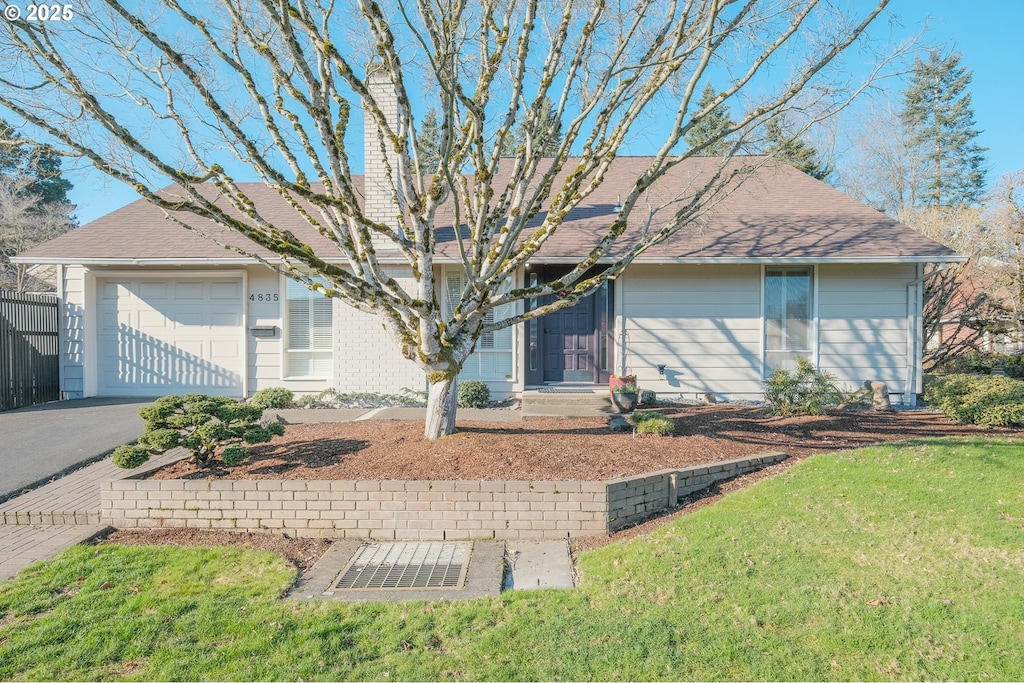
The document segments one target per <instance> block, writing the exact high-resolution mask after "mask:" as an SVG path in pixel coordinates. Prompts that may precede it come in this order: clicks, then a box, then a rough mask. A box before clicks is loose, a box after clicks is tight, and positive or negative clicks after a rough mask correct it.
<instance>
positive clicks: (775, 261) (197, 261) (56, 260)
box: [10, 254, 969, 267]
mask: <svg viewBox="0 0 1024 683" xmlns="http://www.w3.org/2000/svg"><path fill="white" fill-rule="evenodd" d="M10 260H11V263H25V264H39V265H81V266H164V267H174V266H239V265H250V264H252V265H256V264H259V263H262V261H260V260H258V259H254V258H232V259H211V258H181V259H167V258H70V257H50V258H25V257H23V256H12V257H11V259H10ZM266 260H267V261H269V262H270V263H281V262H282V261H281V259H280V258H267V259H266ZM377 260H378V262H380V263H382V264H386V265H390V264H406V263H408V262H407V261H406V260H405V259H404V258H380V257H378V258H377ZM968 260H969V257H967V256H961V255H959V254H957V255H953V256H827V257H822V258H809V257H778V258H772V257H735V258H732V257H703V258H702V257H682V258H664V257H653V258H643V257H640V258H636V259H633V263H641V264H648V265H659V264H660V265H715V264H718V265H726V264H727V265H761V264H767V265H814V264H828V263H836V264H852V263H964V262H966V261H968ZM324 261H326V262H327V263H338V264H342V265H344V264H345V263H346V261H345V260H344V259H324ZM461 262H462V261H461V260H460V259H459V258H457V257H445V256H436V257H435V258H434V263H436V264H438V265H440V264H446V263H461ZM578 262H579V261H578V260H576V259H573V258H571V257H564V256H556V257H537V258H532V259H530V260H529V261H528V262H527V264H526V265H529V264H536V265H546V264H552V265H555V264H574V263H578ZM598 263H601V264H610V263H615V259H611V258H603V259H599V261H598Z"/></svg>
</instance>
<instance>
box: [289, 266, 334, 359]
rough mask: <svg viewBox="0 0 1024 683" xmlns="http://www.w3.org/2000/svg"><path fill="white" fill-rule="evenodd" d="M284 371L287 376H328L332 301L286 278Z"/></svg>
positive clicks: (332, 329)
mask: <svg viewBox="0 0 1024 683" xmlns="http://www.w3.org/2000/svg"><path fill="white" fill-rule="evenodd" d="M285 291H286V293H287V318H288V320H287V337H286V346H285V374H286V375H287V376H288V377H305V378H327V377H330V376H331V368H332V365H333V360H334V354H333V352H332V350H333V348H334V328H333V324H334V322H333V321H334V315H333V310H334V302H333V301H331V299H329V298H327V297H325V296H324V295H323V294H320V293H319V292H314V291H312V290H311V289H309V288H308V287H306V286H304V285H302V284H300V283H298V282H296V281H295V280H292V279H289V280H288V284H287V286H286V288H285Z"/></svg>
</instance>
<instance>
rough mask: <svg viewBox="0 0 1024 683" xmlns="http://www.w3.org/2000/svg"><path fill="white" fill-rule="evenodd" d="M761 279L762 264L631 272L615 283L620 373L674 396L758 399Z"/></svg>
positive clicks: (635, 269)
mask: <svg viewBox="0 0 1024 683" xmlns="http://www.w3.org/2000/svg"><path fill="white" fill-rule="evenodd" d="M760 277H761V268H760V266H756V265H751V266H744V265H737V266H731V265H730V266H646V265H634V266H632V267H630V268H629V270H627V271H626V274H625V275H624V276H623V277H621V278H620V279H619V280H618V281H617V282H616V296H617V297H618V298H619V304H618V306H617V310H618V311H619V315H620V316H621V321H620V323H619V326H618V327H617V329H619V330H620V332H619V333H618V334H617V335H616V340H615V341H616V346H617V347H618V352H617V353H618V358H617V361H616V368H617V370H616V372H620V373H621V372H627V373H631V374H636V375H637V381H638V383H639V384H640V386H641V387H642V388H644V389H651V390H653V391H655V392H659V393H665V394H666V395H670V396H672V395H675V396H679V395H682V396H683V397H685V398H696V397H697V396H699V395H702V394H704V393H714V394H718V395H723V396H733V397H740V398H741V397H748V398H757V397H758V396H759V394H760V392H761V390H762V387H761V338H762V332H761V327H762V326H761V291H760ZM623 354H624V357H623ZM658 365H664V366H665V375H664V378H662V377H661V376H659V374H658V369H657V366H658Z"/></svg>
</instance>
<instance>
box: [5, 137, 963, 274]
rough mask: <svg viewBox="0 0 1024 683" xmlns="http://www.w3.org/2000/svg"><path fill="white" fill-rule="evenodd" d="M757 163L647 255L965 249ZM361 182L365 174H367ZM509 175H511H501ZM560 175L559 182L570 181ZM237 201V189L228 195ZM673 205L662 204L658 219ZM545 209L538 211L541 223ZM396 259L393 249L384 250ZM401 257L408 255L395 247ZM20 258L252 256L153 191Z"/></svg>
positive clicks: (263, 194) (673, 193)
mask: <svg viewBox="0 0 1024 683" xmlns="http://www.w3.org/2000/svg"><path fill="white" fill-rule="evenodd" d="M719 161H720V160H718V159H714V158H693V159H689V160H687V161H686V162H684V163H682V164H680V165H679V166H677V167H675V168H674V169H672V171H671V172H670V173H668V174H667V175H666V176H665V177H664V178H663V179H662V180H661V181H660V182H659V183H658V184H657V185H656V186H655V187H654V188H652V190H651V192H650V196H649V197H648V198H646V199H644V200H642V201H641V203H640V204H638V205H637V207H636V209H635V210H634V218H633V220H632V221H631V223H630V226H629V229H628V230H627V232H626V234H625V235H624V236H623V238H621V240H620V244H621V246H618V247H616V248H614V249H613V251H612V253H611V254H610V255H609V257H610V258H614V257H615V256H616V255H617V254H619V253H621V252H622V251H623V250H624V249H625V247H626V245H628V244H630V243H631V241H632V240H631V239H630V237H631V235H635V234H636V233H638V231H639V230H640V229H641V225H640V224H641V223H642V222H645V221H646V218H647V216H648V208H647V207H649V206H654V207H657V206H659V205H663V204H665V203H667V202H670V201H671V200H673V199H675V198H677V197H680V196H686V195H687V194H688V192H689V191H690V188H693V187H697V186H699V185H700V184H702V179H704V178H706V177H708V174H709V173H711V172H713V171H714V169H716V168H717V167H718V166H719ZM750 162H756V163H755V165H756V170H755V171H754V173H753V175H751V176H750V177H748V178H747V179H746V180H745V181H744V182H743V183H742V184H740V185H739V186H738V187H737V188H736V189H734V190H733V191H731V192H730V193H729V194H728V196H726V197H725V198H724V199H723V200H722V201H721V202H719V203H718V204H717V205H715V206H714V207H713V208H712V209H711V211H709V212H708V213H706V214H704V215H702V216H701V217H700V218H699V219H698V220H696V221H694V222H693V223H691V224H690V225H687V226H686V227H684V228H683V229H681V230H679V231H678V232H677V233H675V235H673V236H672V237H670V238H669V239H666V240H665V241H664V242H661V243H660V244H657V245H655V246H653V247H651V248H650V249H648V250H647V251H646V252H645V253H644V254H643V255H642V256H641V257H640V258H639V259H637V260H638V261H644V262H656V263H702V262H712V263H746V262H762V263H778V262H793V263H799V262H804V263H811V262H941V261H960V260H964V259H963V258H962V257H959V256H958V255H957V254H956V253H955V252H953V251H952V250H950V249H948V248H946V247H944V246H942V245H940V244H938V243H936V242H934V241H932V240H930V239H928V238H926V237H924V236H923V235H921V234H919V233H917V232H915V231H914V230H912V229H911V228H909V227H907V226H905V225H903V224H901V223H899V222H898V221H895V220H893V219H891V218H889V217H888V216H886V215H885V214H883V213H881V212H879V211H876V210H874V209H872V208H871V207H869V206H866V205H864V204H862V203H861V202H859V201H857V200H855V199H853V198H852V197H850V196H848V195H846V194H844V193H842V192H840V191H838V190H836V189H835V188H833V187H831V186H829V185H827V184H825V183H823V182H820V181H818V180H815V179H814V178H811V177H810V176H808V175H806V174H804V173H801V172H800V171H798V170H796V169H794V168H792V167H791V166H788V165H786V164H781V163H777V162H767V163H764V162H765V160H764V159H760V158H753V157H747V158H741V159H737V160H735V163H737V164H738V163H750ZM649 163H650V158H648V157H620V158H618V159H616V160H615V161H614V162H613V165H612V167H611V170H610V171H609V173H608V175H607V177H606V180H605V182H604V184H603V185H602V186H601V187H600V188H599V189H598V190H597V191H596V192H595V193H594V194H593V195H591V196H590V197H588V198H587V199H586V200H585V201H584V203H583V204H582V205H581V206H579V207H577V208H576V209H575V210H573V211H572V212H571V213H569V215H568V216H567V218H566V221H565V223H564V224H563V225H562V226H561V227H560V228H559V229H558V231H557V232H556V233H555V234H554V235H553V236H552V238H551V239H550V240H549V241H548V243H547V244H546V245H545V246H544V248H543V249H542V250H541V251H540V252H539V254H538V255H537V259H538V260H540V261H547V262H558V261H569V260H572V259H574V258H577V257H579V256H581V255H584V254H586V253H587V252H588V251H589V250H590V248H591V247H592V246H593V245H594V244H595V243H596V241H597V239H598V238H599V236H600V235H601V234H603V232H604V230H606V229H607V227H608V225H609V224H610V223H611V221H612V219H613V218H614V215H615V214H614V208H613V207H614V206H615V205H616V203H617V202H618V199H619V197H624V196H626V194H628V192H629V189H630V187H631V186H632V183H633V182H634V181H635V179H636V178H637V177H638V176H639V175H640V174H641V173H642V172H643V171H644V170H645V169H646V168H647V166H648V164H649ZM356 180H357V187H360V186H361V184H362V183H361V181H362V179H361V178H357V179H356ZM497 182H500V178H499V179H497ZM558 182H559V181H556V185H555V187H559V186H560V185H559V184H558ZM240 189H242V190H243V191H244V192H245V193H246V194H247V195H249V197H250V198H251V199H252V200H253V202H254V203H255V205H256V207H257V210H258V211H259V212H260V214H261V215H262V216H263V217H264V218H266V219H267V220H268V221H270V222H271V223H273V224H274V225H275V226H276V227H278V228H281V229H287V230H290V231H291V232H292V233H294V234H295V235H296V236H297V237H299V238H300V239H302V240H303V241H305V242H306V243H307V244H310V245H311V246H312V247H313V248H314V250H315V251H316V253H317V254H318V255H319V256H321V257H322V258H325V259H326V260H335V258H337V259H338V260H341V254H339V253H338V252H337V249H336V247H335V246H334V245H333V244H332V243H331V242H330V241H329V240H327V239H326V238H324V237H323V236H321V235H320V234H319V233H318V232H316V230H315V229H313V228H312V227H311V226H310V225H309V224H308V223H306V222H305V221H304V220H302V218H301V216H299V214H298V213H297V212H295V211H294V210H293V209H292V208H291V207H290V206H289V205H288V204H287V202H285V201H284V200H283V199H282V198H281V197H280V195H278V194H277V192H276V191H275V190H274V189H273V188H271V187H268V186H266V185H263V184H261V183H242V184H241V185H240ZM222 201H226V200H222ZM670 212H671V209H670V208H665V209H663V210H662V211H661V212H656V213H655V214H654V217H653V226H654V227H657V225H658V222H659V221H660V220H665V218H667V216H668V215H669V214H670ZM176 216H177V218H179V219H180V220H182V221H184V222H185V223H187V224H189V225H192V226H194V227H195V228H197V229H198V230H200V231H202V232H204V233H206V234H208V235H210V236H212V237H213V238H215V239H216V240H218V241H221V242H223V243H225V244H230V245H234V246H236V247H238V248H241V249H243V250H246V251H248V252H249V253H253V254H257V255H259V256H262V257H264V258H268V259H271V260H273V259H274V258H275V257H274V254H272V253H270V252H268V251H267V250H265V249H263V248H261V247H256V246H255V245H253V244H252V243H251V242H249V241H248V240H247V239H246V238H244V237H242V236H241V235H239V234H237V233H234V232H231V231H229V230H226V229H225V228H221V227H219V226H217V225H215V224H213V223H212V222H210V221H208V220H206V219H202V218H198V217H196V216H195V215H193V214H190V213H179V214H176ZM542 218H543V216H539V217H538V218H537V219H536V220H535V222H536V223H537V224H539V223H540V220H541V219H542ZM438 219H439V220H438V224H439V225H442V226H445V228H446V229H442V230H440V231H439V234H438V248H437V261H438V262H445V261H455V260H457V257H458V251H457V246H456V243H455V240H454V237H455V232H454V229H453V228H452V225H451V221H452V217H451V215H450V214H445V213H444V212H439V216H438ZM378 257H380V258H381V259H382V260H387V258H388V255H387V252H378ZM394 257H395V258H400V256H399V255H397V254H394ZM17 260H18V261H19V262H25V263H68V264H74V263H83V264H94V265H101V264H111V265H113V264H122V265H124V264H131V263H146V264H154V265H156V264H160V263H166V264H167V265H174V264H188V263H245V262H249V261H252V259H251V258H248V257H244V256H241V255H240V254H238V253H236V252H235V251H232V250H229V249H226V248H225V247H223V246H220V245H218V244H216V243H215V242H213V241H210V240H208V239H205V238H204V237H202V236H200V235H199V234H196V233H195V232H193V231H190V230H188V229H186V228H183V227H182V226H180V225H178V224H177V223H175V222H174V221H171V220H168V219H167V217H166V216H165V215H164V213H163V212H162V211H161V210H160V209H158V208H156V207H155V206H153V205H152V204H149V203H148V202H146V201H144V200H139V201H136V202H133V203H131V204H129V205H128V206H125V207H123V208H121V209H118V210H116V211H113V212H111V213H109V214H107V215H106V216H103V217H102V218H99V219H97V220H95V221H93V222H91V223H88V224H86V225H84V226H81V227H80V228H77V229H75V230H72V231H71V232H69V233H67V234H65V235H62V236H61V237H58V238H56V239H54V240H51V241H49V242H46V243H45V244H41V245H39V246H36V247H34V248H32V249H30V250H28V251H26V252H25V253H24V254H22V255H20V256H19V257H18V258H17Z"/></svg>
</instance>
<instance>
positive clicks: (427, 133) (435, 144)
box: [416, 107, 441, 174]
mask: <svg viewBox="0 0 1024 683" xmlns="http://www.w3.org/2000/svg"><path fill="white" fill-rule="evenodd" d="M416 155H417V156H418V157H419V162H420V172H421V173H424V174H426V173H434V172H436V171H437V165H438V162H439V161H440V160H441V124H440V122H438V120H437V110H436V109H434V108H433V107H431V108H430V109H429V110H427V113H426V114H425V115H424V117H423V124H422V125H421V126H420V132H419V135H418V136H416Z"/></svg>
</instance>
